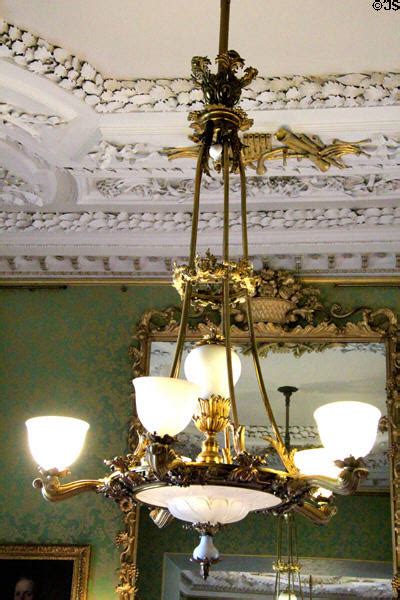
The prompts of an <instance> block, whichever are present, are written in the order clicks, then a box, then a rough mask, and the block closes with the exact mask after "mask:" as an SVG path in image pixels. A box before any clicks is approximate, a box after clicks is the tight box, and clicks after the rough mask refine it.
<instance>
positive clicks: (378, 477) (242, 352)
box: [150, 341, 389, 492]
mask: <svg viewBox="0 0 400 600" xmlns="http://www.w3.org/2000/svg"><path fill="white" fill-rule="evenodd" d="M174 346H175V345H174V342H169V341H153V342H152V343H151V355H150V375H161V376H162V375H167V374H168V370H169V368H170V365H171V361H172V357H173V351H174ZM191 347H192V344H190V343H187V344H186V347H185V353H184V358H185V357H186V356H187V354H188V352H189V350H190V349H191ZM235 349H236V352H237V353H238V354H239V356H240V361H241V364H242V373H241V376H240V379H239V381H238V383H237V385H236V393H237V404H238V412H239V421H240V423H241V424H243V425H245V426H246V443H247V448H248V449H249V451H250V452H251V453H254V454H263V452H265V450H266V442H265V441H264V440H263V437H265V436H266V435H268V434H271V428H270V427H269V426H268V419H267V416H266V414H265V410H264V406H263V403H262V402H261V400H260V396H259V393H258V386H257V381H256V379H255V374H254V369H253V366H252V357H251V355H250V353H249V352H248V351H247V348H246V347H245V346H237V345H236V346H235ZM260 354H261V357H262V358H261V364H262V369H263V374H264V377H265V382H266V385H267V390H268V393H269V397H270V400H271V404H272V408H273V411H274V414H275V415H276V419H277V422H278V424H279V426H280V428H281V432H282V433H283V430H284V424H285V402H284V398H283V396H282V394H281V393H280V392H279V391H278V388H279V387H281V386H294V387H296V388H298V391H297V392H296V393H295V394H294V395H293V396H292V401H291V406H290V434H291V444H292V447H296V448H299V449H302V448H313V447H314V448H315V447H319V446H321V442H320V439H319V436H318V430H317V426H316V423H315V420H314V417H313V413H314V411H315V410H316V409H317V408H318V407H319V406H322V405H325V404H328V403H330V402H337V401H343V400H353V401H359V402H367V403H370V404H373V405H374V406H376V407H377V408H379V410H380V411H381V413H382V414H386V391H385V385H386V356H385V345H384V344H383V343H376V342H374V343H368V342H362V343H355V342H354V343H332V344H325V343H324V344H321V343H319V344H314V345H313V344H309V343H307V344H304V343H303V344H300V343H298V342H296V343H281V342H280V343H279V344H277V343H276V342H274V343H268V342H266V341H264V342H261V343H260ZM182 362H183V363H184V360H183V361H182ZM181 377H182V378H184V375H183V373H181ZM263 423H265V425H262V424H263ZM178 439H179V441H180V444H181V445H182V446H183V447H184V453H185V454H186V455H188V456H191V457H195V456H197V454H198V452H199V450H200V446H201V442H202V439H203V436H202V435H201V433H200V432H198V431H197V429H196V428H195V427H194V425H193V424H190V425H189V427H188V428H187V429H186V430H185V431H184V432H182V433H181V434H180V435H179V436H178ZM387 448H388V441H387V433H378V436H377V440H376V443H375V446H374V448H373V450H372V452H371V453H370V454H369V455H368V457H367V458H366V463H367V466H368V468H369V471H370V474H369V478H368V479H367V480H365V481H364V482H363V485H362V488H361V489H362V490H364V491H365V490H370V491H374V492H376V491H387V490H388V488H389V471H388V458H387ZM276 461H278V459H276ZM269 464H270V465H271V466H274V465H273V464H272V463H271V461H270V462H269ZM276 467H277V468H279V467H280V464H279V463H278V462H277V464H276Z"/></svg>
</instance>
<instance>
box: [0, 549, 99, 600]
mask: <svg viewBox="0 0 400 600" xmlns="http://www.w3.org/2000/svg"><path fill="white" fill-rule="evenodd" d="M89 564H90V546H69V545H68V546H67V545H66V546H60V545H42V544H40V545H33V544H32V545H31V544H29V545H11V544H6V545H0V569H1V573H2V589H3V590H6V591H5V597H6V598H14V594H15V593H16V594H22V593H23V591H29V592H30V594H31V595H32V594H33V595H32V600H41V599H42V598H48V599H51V598H54V599H57V600H87V598H88V581H89ZM17 597H19V596H18V595H17ZM22 597H24V596H23V595H22Z"/></svg>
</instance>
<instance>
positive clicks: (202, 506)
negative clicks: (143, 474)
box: [137, 485, 281, 525]
mask: <svg viewBox="0 0 400 600" xmlns="http://www.w3.org/2000/svg"><path fill="white" fill-rule="evenodd" d="M137 499H138V500H140V501H141V502H144V503H146V504H150V505H152V506H161V507H162V508H168V510H169V512H170V513H171V514H172V515H173V516H174V517H176V518H177V519H181V520H182V521H189V522H190V523H211V524H213V525H215V524H217V523H220V524H221V525H224V524H227V523H235V522H236V521H240V520H241V519H244V518H245V517H246V516H247V514H248V513H249V512H250V511H252V510H265V509H268V508H272V507H273V506H277V505H278V504H280V503H281V499H280V498H278V497H277V496H274V495H272V494H269V493H267V492H260V491H256V490H248V489H245V488H237V487H231V486H218V485H190V486H188V487H182V488H177V487H175V486H165V487H157V488H149V489H147V490H143V491H142V492H139V493H138V494H137Z"/></svg>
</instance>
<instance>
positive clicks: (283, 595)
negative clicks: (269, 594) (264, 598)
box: [278, 592, 297, 600]
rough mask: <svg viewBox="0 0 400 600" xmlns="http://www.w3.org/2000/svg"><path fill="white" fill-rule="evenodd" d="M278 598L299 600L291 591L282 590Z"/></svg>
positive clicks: (281, 599)
mask: <svg viewBox="0 0 400 600" xmlns="http://www.w3.org/2000/svg"><path fill="white" fill-rule="evenodd" d="M278 600H297V596H295V594H293V593H290V594H289V592H281V593H280V594H279V596H278Z"/></svg>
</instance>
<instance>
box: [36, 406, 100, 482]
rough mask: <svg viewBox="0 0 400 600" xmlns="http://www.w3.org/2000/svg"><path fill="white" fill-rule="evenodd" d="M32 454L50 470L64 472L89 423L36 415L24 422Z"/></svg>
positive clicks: (78, 452) (74, 456)
mask: <svg viewBox="0 0 400 600" xmlns="http://www.w3.org/2000/svg"><path fill="white" fill-rule="evenodd" d="M26 427H27V429H28V442H29V448H30V451H31V454H32V456H33V458H34V459H35V461H36V462H37V464H38V465H39V466H40V467H41V468H42V469H44V470H45V471H49V470H50V469H57V470H58V471H63V470H64V469H66V468H67V467H69V466H71V465H72V463H73V462H75V461H76V459H77V458H78V456H79V454H80V452H81V450H82V448H83V444H84V442H85V436H86V432H87V430H88V429H89V423H86V421H81V420H80V419H73V418H72V417H35V418H33V419H28V421H26Z"/></svg>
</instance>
